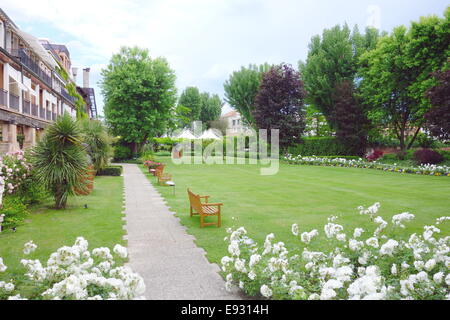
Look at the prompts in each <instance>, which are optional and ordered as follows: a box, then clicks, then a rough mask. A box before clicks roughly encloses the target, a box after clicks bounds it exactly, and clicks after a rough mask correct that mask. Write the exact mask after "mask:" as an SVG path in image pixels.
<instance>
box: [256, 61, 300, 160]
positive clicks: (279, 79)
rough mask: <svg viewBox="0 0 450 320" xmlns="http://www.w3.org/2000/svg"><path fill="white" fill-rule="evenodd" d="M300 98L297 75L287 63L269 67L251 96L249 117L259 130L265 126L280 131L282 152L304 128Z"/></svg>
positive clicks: (295, 139) (298, 137)
mask: <svg viewBox="0 0 450 320" xmlns="http://www.w3.org/2000/svg"><path fill="white" fill-rule="evenodd" d="M304 98H305V91H304V88H303V82H302V81H301V80H300V74H299V73H298V72H297V71H295V70H294V69H293V68H292V67H291V66H289V65H286V64H282V65H278V66H273V67H272V68H271V69H270V70H269V71H268V72H266V73H265V74H264V76H263V79H262V82H261V86H260V89H259V91H258V94H257V95H256V98H255V109H254V110H253V116H254V118H255V122H256V125H257V126H258V128H259V129H267V130H269V132H268V133H269V134H270V130H271V129H278V130H280V135H279V137H280V148H281V149H282V150H283V151H285V150H286V149H287V147H289V146H290V145H291V144H293V143H297V142H299V141H300V139H301V136H302V133H303V131H304V130H305V116H304V112H303V101H304ZM269 134H268V138H269V141H270V136H269Z"/></svg>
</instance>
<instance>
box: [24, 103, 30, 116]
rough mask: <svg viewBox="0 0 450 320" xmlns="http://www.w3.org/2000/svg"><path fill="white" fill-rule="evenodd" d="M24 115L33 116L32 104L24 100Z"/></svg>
mask: <svg viewBox="0 0 450 320" xmlns="http://www.w3.org/2000/svg"><path fill="white" fill-rule="evenodd" d="M23 113H24V114H31V102H30V101H27V100H23Z"/></svg>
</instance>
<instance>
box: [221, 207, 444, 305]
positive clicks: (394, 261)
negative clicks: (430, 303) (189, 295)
mask: <svg viewBox="0 0 450 320" xmlns="http://www.w3.org/2000/svg"><path fill="white" fill-rule="evenodd" d="M379 208H380V204H379V203H376V204H374V205H373V206H371V207H369V208H367V209H365V208H363V207H360V208H358V209H359V212H360V214H361V215H366V216H368V218H369V219H370V221H372V222H373V224H371V225H369V226H368V227H367V228H365V229H362V228H356V229H354V230H349V231H346V230H345V228H344V226H342V225H340V224H338V223H337V219H338V217H337V216H332V217H330V218H329V219H328V223H327V224H326V225H325V226H324V228H323V229H322V230H324V235H323V236H322V235H321V233H322V231H318V230H311V231H309V230H305V232H303V233H302V232H301V231H300V227H299V226H298V225H297V224H294V225H293V226H292V234H293V235H294V236H295V237H296V238H297V239H298V245H297V246H295V247H294V248H292V249H291V248H289V250H288V248H287V247H286V246H285V244H284V243H283V242H275V241H274V240H275V235H274V234H269V235H268V236H267V237H266V240H265V242H264V244H263V246H258V245H257V243H256V242H255V241H254V240H252V239H251V238H249V237H248V236H247V231H246V230H245V229H244V228H239V229H237V230H236V231H233V230H231V229H229V230H228V233H229V234H230V235H229V237H227V238H226V239H225V240H226V241H227V242H228V243H229V246H228V252H229V255H230V256H225V257H223V258H222V271H223V272H224V273H225V274H226V280H227V282H226V289H227V290H230V289H231V288H232V287H233V286H239V288H241V290H243V291H244V292H245V293H246V294H247V295H250V296H262V297H264V298H268V299H269V298H271V299H276V300H347V299H349V300H400V299H405V300H445V299H449V298H450V293H449V289H448V288H449V284H450V275H449V274H448V252H449V250H450V237H448V236H447V237H446V236H443V237H441V238H439V234H440V233H441V232H442V231H441V229H439V228H440V227H441V226H440V225H441V224H443V223H448V222H449V220H450V217H442V218H440V219H438V220H437V221H436V223H435V224H434V225H432V226H425V227H424V229H423V233H422V234H418V233H414V234H411V236H410V237H409V239H408V240H406V241H405V240H404V239H403V238H400V236H399V232H398V230H399V229H404V228H406V223H407V222H409V221H411V220H413V219H414V218H415V216H414V215H413V214H410V213H402V214H399V215H395V216H393V217H392V223H391V224H390V225H389V223H388V222H387V221H385V220H384V219H383V218H382V217H381V216H378V214H377V213H378V210H379ZM318 238H319V239H320V240H322V239H324V240H326V241H327V245H323V243H322V242H321V245H320V248H321V251H317V250H313V248H317V247H318V246H317V244H315V243H314V242H315V240H316V239H318Z"/></svg>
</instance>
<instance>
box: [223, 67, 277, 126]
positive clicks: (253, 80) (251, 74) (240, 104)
mask: <svg viewBox="0 0 450 320" xmlns="http://www.w3.org/2000/svg"><path fill="white" fill-rule="evenodd" d="M270 67H271V66H270V65H269V64H267V63H265V64H262V65H259V66H257V65H253V64H251V65H249V66H248V67H247V68H245V67H242V68H241V70H239V71H235V72H233V74H232V75H231V76H230V78H229V79H228V80H227V81H226V82H225V84H224V89H225V101H226V102H227V103H228V104H229V105H230V106H231V107H233V109H234V110H236V111H238V112H239V113H240V114H241V116H242V119H243V120H244V122H245V124H247V125H249V126H250V127H256V122H255V119H254V117H253V111H254V109H255V97H256V95H257V93H258V90H259V86H260V85H261V81H262V77H263V74H264V73H265V72H267V71H269V69H270Z"/></svg>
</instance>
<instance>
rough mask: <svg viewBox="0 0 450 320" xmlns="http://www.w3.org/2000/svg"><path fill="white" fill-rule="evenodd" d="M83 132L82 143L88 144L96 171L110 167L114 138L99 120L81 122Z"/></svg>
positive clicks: (87, 149)
mask: <svg viewBox="0 0 450 320" xmlns="http://www.w3.org/2000/svg"><path fill="white" fill-rule="evenodd" d="M79 121H80V124H81V131H82V141H83V142H84V143H85V144H86V151H87V153H88V155H89V157H90V159H91V162H92V165H93V166H94V169H95V170H96V171H99V170H101V169H103V168H105V167H106V166H107V165H108V162H109V158H110V157H111V156H112V148H111V143H112V138H111V137H110V136H109V135H108V132H107V130H106V127H105V126H104V125H103V124H102V123H101V122H100V121H98V120H89V119H83V120H79Z"/></svg>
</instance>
